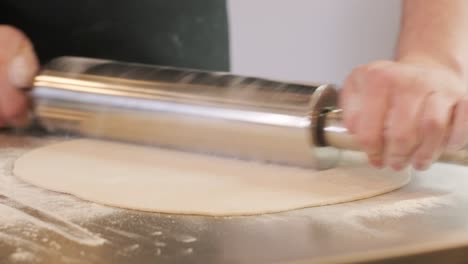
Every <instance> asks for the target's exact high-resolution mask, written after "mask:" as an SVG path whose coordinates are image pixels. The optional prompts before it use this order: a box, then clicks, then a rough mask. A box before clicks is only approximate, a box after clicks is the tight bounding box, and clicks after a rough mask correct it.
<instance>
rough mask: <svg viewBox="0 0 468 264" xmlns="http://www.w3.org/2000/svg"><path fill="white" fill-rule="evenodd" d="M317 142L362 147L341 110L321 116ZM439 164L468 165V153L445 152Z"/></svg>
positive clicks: (343, 146) (327, 110) (323, 144)
mask: <svg viewBox="0 0 468 264" xmlns="http://www.w3.org/2000/svg"><path fill="white" fill-rule="evenodd" d="M317 124H318V134H317V136H316V138H317V139H319V140H317V142H318V143H319V144H320V145H321V146H323V147H326V146H329V147H335V148H338V149H343V150H354V151H360V147H359V145H358V144H357V142H356V141H355V140H354V139H353V136H352V135H351V134H350V133H349V131H348V129H347V128H346V127H345V125H344V123H343V111H342V110H341V109H325V110H324V111H323V112H322V113H321V114H320V116H319V118H318V121H317ZM438 161H439V162H444V163H452V164H459V165H468V151H467V150H466V149H464V150H459V151H445V152H444V153H442V155H441V156H440V157H439V159H438Z"/></svg>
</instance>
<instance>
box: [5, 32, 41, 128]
mask: <svg viewBox="0 0 468 264" xmlns="http://www.w3.org/2000/svg"><path fill="white" fill-rule="evenodd" d="M38 69H39V64H38V60H37V57H36V55H35V53H34V49H33V46H32V44H31V42H30V41H29V39H28V38H27V37H26V36H25V35H24V34H23V33H22V32H21V31H19V30H17V29H15V28H13V27H11V26H6V25H0V127H3V126H22V125H24V124H25V123H26V122H27V111H28V109H27V108H28V100H27V98H26V96H25V93H24V92H23V91H22V90H21V89H22V88H28V87H30V85H31V84H32V80H33V78H34V75H35V74H36V72H37V71H38Z"/></svg>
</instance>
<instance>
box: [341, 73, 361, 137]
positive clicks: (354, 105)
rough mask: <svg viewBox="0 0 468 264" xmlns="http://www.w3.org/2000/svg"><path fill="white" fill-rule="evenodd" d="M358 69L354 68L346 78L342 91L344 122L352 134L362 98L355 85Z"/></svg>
mask: <svg viewBox="0 0 468 264" xmlns="http://www.w3.org/2000/svg"><path fill="white" fill-rule="evenodd" d="M357 72H358V70H357V69H356V70H354V71H353V72H352V73H351V74H350V76H349V77H348V78H347V79H346V81H345V83H344V86H343V89H342V90H341V92H340V107H341V109H343V122H344V124H345V126H346V128H347V129H348V131H349V132H350V133H351V134H354V132H355V127H356V123H357V119H358V117H359V106H360V98H359V91H358V90H357V88H358V87H357V86H356V85H355V78H356V75H357Z"/></svg>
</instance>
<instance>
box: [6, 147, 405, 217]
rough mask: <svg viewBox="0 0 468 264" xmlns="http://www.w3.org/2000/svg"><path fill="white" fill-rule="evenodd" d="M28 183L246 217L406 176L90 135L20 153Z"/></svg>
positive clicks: (104, 198) (145, 206) (373, 190)
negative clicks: (277, 162) (320, 168)
mask: <svg viewBox="0 0 468 264" xmlns="http://www.w3.org/2000/svg"><path fill="white" fill-rule="evenodd" d="M14 174H15V175H16V176H18V177H19V178H21V179H23V180H24V181H26V182H29V183H31V184H34V185H37V186H40V187H43V188H46V189H49V190H53V191H58V192H64V193H69V194H73V195H75V196H77V197H80V198H82V199H85V200H89V201H93V202H97V203H102V204H106V205H111V206H117V207H123V208H130V209H138V210H144V211H151V212H164V213H177V214H199V215H253V214H262V213H272V212H280V211H286V210H292V209H298V208H304V207H311V206H319V205H328V204H334V203H340V202H347V201H353V200H357V199H363V198H367V197H371V196H375V195H378V194H382V193H385V192H389V191H392V190H394V189H397V188H399V187H401V186H403V185H405V184H406V183H407V182H408V181H409V178H410V176H409V174H408V173H394V172H389V171H385V170H380V171H379V170H374V169H370V168H367V167H351V168H337V169H331V170H327V171H320V172H318V171H314V170H308V169H300V168H290V167H283V166H279V165H267V164H260V163H256V162H246V161H240V160H232V159H224V158H218V157H209V156H204V155H198V154H190V153H183V152H178V151H173V150H163V149H156V148H151V147H141V146H134V145H129V144H118V143H111V142H104V141H95V140H72V141H66V142H62V143H57V144H52V145H49V146H45V147H42V148H39V149H35V150H33V151H31V152H28V153H26V154H25V155H23V156H22V157H20V158H19V159H18V160H17V161H16V163H15V168H14Z"/></svg>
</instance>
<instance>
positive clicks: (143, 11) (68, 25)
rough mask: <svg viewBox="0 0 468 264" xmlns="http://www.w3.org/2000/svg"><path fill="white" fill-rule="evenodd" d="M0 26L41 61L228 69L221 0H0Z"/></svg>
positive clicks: (227, 43) (225, 28)
mask: <svg viewBox="0 0 468 264" xmlns="http://www.w3.org/2000/svg"><path fill="white" fill-rule="evenodd" d="M0 24H10V25H14V26H16V27H18V28H20V29H21V30H23V31H24V32H25V33H26V34H27V35H28V37H29V38H30V39H31V40H32V42H33V44H34V46H35V49H36V52H37V53H38V55H39V58H40V60H41V62H45V61H48V60H50V59H52V58H53V57H57V56H61V55H73V56H85V57H94V58H105V59H114V60H123V61H130V62H140V63H150V64H158V65H170V66H178V67H189V68H198V69H208V70H221V71H227V70H229V42H228V23H227V11H226V3H225V1H222V0H194V1H191V0H138V1H132V0H80V1H72V0H70V1H63V0H42V1H31V0H1V2H0ZM0 45H1V44H0Z"/></svg>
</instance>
